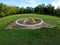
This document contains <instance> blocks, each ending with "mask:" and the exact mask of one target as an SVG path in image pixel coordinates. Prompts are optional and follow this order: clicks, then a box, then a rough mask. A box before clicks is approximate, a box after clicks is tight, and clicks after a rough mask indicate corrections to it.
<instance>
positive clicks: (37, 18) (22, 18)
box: [16, 18, 44, 27]
mask: <svg viewBox="0 0 60 45" xmlns="http://www.w3.org/2000/svg"><path fill="white" fill-rule="evenodd" d="M20 19H23V18H20ZM20 19H18V20H16V24H17V25H19V26H30V27H31V26H37V25H42V24H43V22H44V21H43V20H42V19H40V18H36V19H39V20H41V22H40V23H37V24H33V25H24V24H20V23H18V21H19V20H20Z"/></svg>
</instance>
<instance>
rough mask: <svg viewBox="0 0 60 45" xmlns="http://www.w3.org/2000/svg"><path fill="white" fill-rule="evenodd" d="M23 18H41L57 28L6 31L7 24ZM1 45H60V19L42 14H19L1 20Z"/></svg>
mask: <svg viewBox="0 0 60 45" xmlns="http://www.w3.org/2000/svg"><path fill="white" fill-rule="evenodd" d="M21 17H39V18H41V19H43V20H44V21H46V22H49V23H51V24H54V25H55V26H56V27H55V28H44V29H36V30H28V29H25V30H22V29H9V30H8V29H5V26H6V25H7V24H9V23H11V22H13V21H15V20H16V19H18V18H21ZM0 45H60V18H58V17H54V16H49V15H40V14H18V15H12V16H7V17H3V18H0Z"/></svg>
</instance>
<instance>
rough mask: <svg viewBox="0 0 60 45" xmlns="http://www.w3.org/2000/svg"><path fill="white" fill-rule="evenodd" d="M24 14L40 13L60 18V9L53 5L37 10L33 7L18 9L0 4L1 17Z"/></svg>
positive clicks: (38, 7) (43, 6)
mask: <svg viewBox="0 0 60 45" xmlns="http://www.w3.org/2000/svg"><path fill="white" fill-rule="evenodd" d="M22 13H39V14H48V15H53V16H60V8H59V7H58V8H57V9H55V8H54V6H52V5H51V4H48V5H45V4H42V5H38V6H36V7H35V8H32V7H26V8H24V7H17V6H7V5H5V4H3V3H0V17H4V16H8V15H13V14H22Z"/></svg>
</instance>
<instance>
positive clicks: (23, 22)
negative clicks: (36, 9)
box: [16, 18, 43, 29]
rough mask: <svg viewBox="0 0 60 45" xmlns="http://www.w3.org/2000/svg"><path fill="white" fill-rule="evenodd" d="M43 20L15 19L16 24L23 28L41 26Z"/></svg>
mask: <svg viewBox="0 0 60 45" xmlns="http://www.w3.org/2000/svg"><path fill="white" fill-rule="evenodd" d="M42 24H43V20H42V19H40V18H20V19H18V20H16V25H18V26H20V27H23V28H24V29H25V28H26V29H38V28H41V27H42Z"/></svg>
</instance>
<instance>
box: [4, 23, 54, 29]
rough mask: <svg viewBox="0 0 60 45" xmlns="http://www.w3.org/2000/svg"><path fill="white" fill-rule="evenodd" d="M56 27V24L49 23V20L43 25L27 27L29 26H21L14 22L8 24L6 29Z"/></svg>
mask: <svg viewBox="0 0 60 45" xmlns="http://www.w3.org/2000/svg"><path fill="white" fill-rule="evenodd" d="M53 27H55V25H52V24H49V23H47V22H44V23H43V24H42V25H40V26H39V25H38V26H35V27H27V26H19V25H17V24H16V22H12V23H10V24H8V25H6V27H5V28H6V29H13V28H18V29H37V28H38V29H39V28H40V29H41V28H53Z"/></svg>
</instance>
